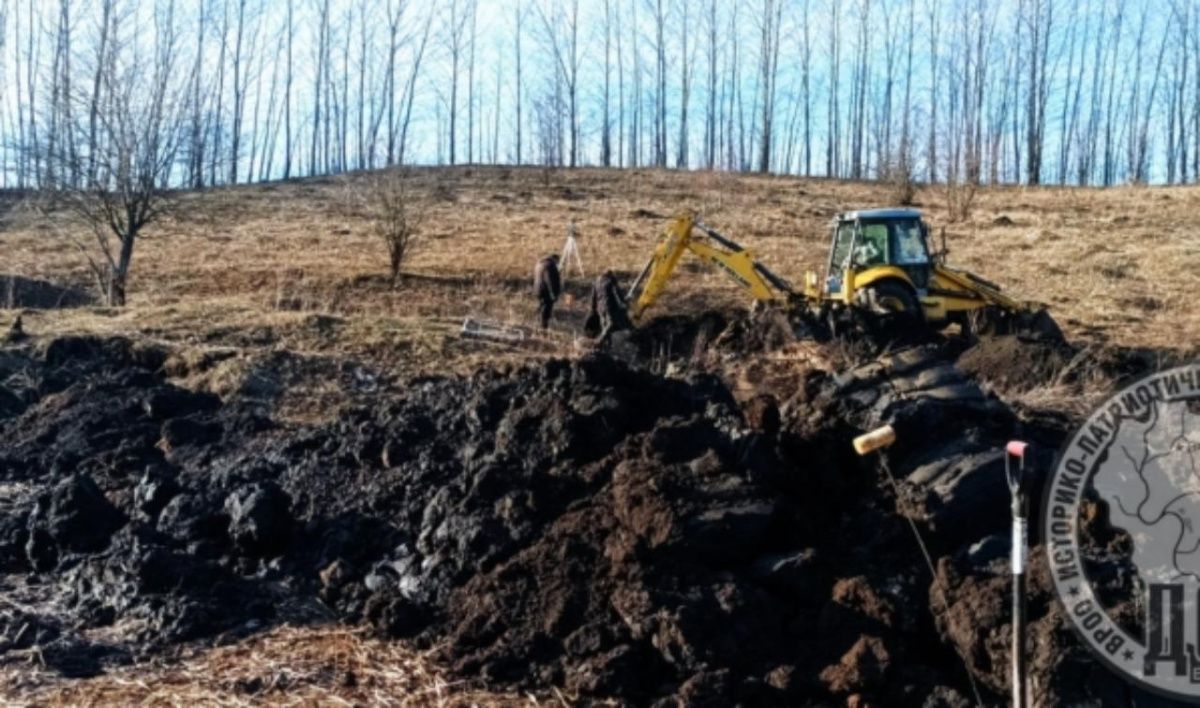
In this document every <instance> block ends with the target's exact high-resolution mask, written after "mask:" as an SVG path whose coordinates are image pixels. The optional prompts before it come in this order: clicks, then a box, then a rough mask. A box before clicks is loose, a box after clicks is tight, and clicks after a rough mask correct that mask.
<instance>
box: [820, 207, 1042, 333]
mask: <svg viewBox="0 0 1200 708" xmlns="http://www.w3.org/2000/svg"><path fill="white" fill-rule="evenodd" d="M830 228H831V232H832V234H831V237H832V242H831V245H830V249H829V261H828V263H827V265H826V270H825V279H824V281H823V282H818V280H817V278H816V276H815V274H812V273H810V274H809V276H808V278H807V281H806V286H805V295H806V297H808V298H809V299H810V300H814V301H819V302H821V303H823V304H824V307H826V308H827V309H833V310H834V311H838V310H840V311H843V312H845V311H850V310H852V309H853V310H856V311H859V312H862V311H866V312H868V313H871V314H875V315H884V316H888V317H889V318H890V319H892V320H900V321H901V322H903V321H908V322H909V323H910V324H914V323H924V324H925V325H928V326H930V327H932V328H934V329H940V328H941V327H944V326H946V325H948V324H951V323H954V324H958V325H959V327H960V328H961V329H962V330H963V331H964V332H968V333H974V334H1003V333H1009V332H1013V333H1026V334H1030V335H1033V336H1037V337H1040V338H1044V339H1061V338H1062V332H1061V331H1060V330H1059V329H1058V325H1057V324H1055V323H1054V321H1053V320H1052V319H1051V318H1050V316H1049V315H1048V314H1047V313H1046V311H1045V308H1044V307H1042V306H1041V305H1039V304H1037V303H1033V302H1022V301H1018V300H1015V299H1013V298H1010V297H1009V296H1007V295H1006V294H1004V293H1002V292H1001V291H1000V286H999V285H996V284H995V283H992V282H990V281H987V280H984V279H983V278H981V277H979V276H977V275H975V274H973V273H969V272H967V271H964V270H960V269H957V268H952V267H950V266H949V265H947V264H946V263H945V256H946V254H945V252H941V253H934V252H933V251H932V250H931V249H930V247H929V227H928V226H927V225H926V223H925V221H924V220H923V219H922V218H921V212H920V211H918V210H916V209H903V208H895V209H863V210H859V211H851V212H845V213H842V214H838V215H837V216H836V217H834V219H833V222H832V223H831V225H830Z"/></svg>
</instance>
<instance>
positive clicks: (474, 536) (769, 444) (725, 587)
mask: <svg viewBox="0 0 1200 708" xmlns="http://www.w3.org/2000/svg"><path fill="white" fill-rule="evenodd" d="M165 360H166V352H163V351H160V350H157V349H154V348H145V347H138V346H136V345H133V344H131V343H130V342H128V341H125V340H122V339H110V340H98V339H88V338H67V339H59V340H55V341H53V342H51V343H49V344H48V345H47V346H45V347H44V348H43V349H42V350H40V351H38V352H34V351H33V350H31V349H23V350H9V351H6V352H3V353H0V435H2V439H3V441H4V442H3V444H0V485H2V486H3V488H4V489H5V491H6V492H7V493H6V495H5V498H4V501H3V503H0V559H2V562H3V568H4V573H5V574H4V575H3V581H2V585H0V593H3V594H4V595H5V596H7V597H9V598H14V599H20V600H21V602H20V605H19V606H20V607H22V608H24V609H22V610H19V611H18V610H14V609H12V608H15V607H17V606H18V605H16V604H10V603H5V604H3V605H0V633H2V634H0V657H2V656H3V655H4V653H5V652H9V651H13V650H19V649H23V648H27V647H30V646H32V645H34V644H37V645H39V646H45V647H47V648H48V649H46V650H45V651H43V655H44V656H46V657H47V661H48V662H50V663H52V664H54V665H57V666H59V667H60V668H61V669H62V670H63V671H64V672H66V673H73V674H86V673H89V672H92V671H95V670H98V669H99V668H100V667H101V666H102V665H103V663H104V661H105V660H123V659H124V658H127V657H128V656H129V655H131V654H137V653H141V652H144V651H148V650H153V649H154V648H155V647H157V646H161V645H163V644H167V643H172V642H178V641H182V640H187V639H191V638H196V637H211V636H215V635H220V634H222V633H232V634H233V635H236V634H238V633H242V632H247V631H254V630H255V629H256V628H259V627H261V626H263V625H264V624H266V623H269V622H272V621H279V620H283V619H292V620H294V619H296V617H297V616H298V615H299V616H303V615H304V613H305V612H311V609H310V610H305V609H304V608H311V607H313V606H315V605H316V604H317V603H316V602H315V600H317V599H319V600H320V601H321V603H323V604H324V605H325V606H327V607H329V608H332V609H333V610H334V611H336V612H337V614H338V615H340V616H341V617H343V618H345V619H346V620H348V621H359V620H366V621H368V622H370V623H372V624H373V625H374V626H375V627H377V628H378V629H379V631H381V632H382V633H384V634H386V635H388V636H394V637H408V638H413V639H414V640H415V641H417V642H419V643H424V644H429V645H433V644H436V645H437V646H439V647H440V651H441V652H442V653H443V655H444V657H445V658H446V660H447V661H448V662H449V663H450V664H451V665H452V666H453V667H454V668H455V669H456V670H458V671H460V672H462V673H463V674H464V675H468V676H473V677H481V678H483V679H485V680H489V681H495V682H502V683H507V684H518V685H523V686H529V687H537V686H544V685H546V684H556V685H563V686H565V687H566V688H567V689H568V690H570V691H572V692H578V693H579V694H583V695H590V696H608V697H616V698H620V699H623V700H627V701H632V702H636V703H646V702H651V701H653V700H655V699H658V698H664V697H672V696H674V697H675V698H676V699H677V700H678V701H680V702H683V703H687V704H692V703H699V702H704V701H710V702H716V703H728V702H731V701H741V702H746V703H755V704H760V703H796V702H803V701H804V700H806V699H818V700H827V699H837V700H842V699H845V698H848V697H850V696H854V695H861V696H866V697H875V698H878V699H881V700H887V701H888V702H889V703H893V704H895V703H900V704H921V703H923V702H924V701H925V699H926V698H927V697H929V696H935V697H937V700H939V701H941V702H940V703H937V704H938V705H960V704H965V703H966V702H967V699H966V697H967V696H969V695H970V692H969V690H968V684H967V681H966V672H965V669H964V667H963V664H962V662H961V661H960V660H959V659H958V658H957V656H956V655H955V653H954V650H955V649H956V648H960V649H961V648H969V647H971V646H973V643H976V642H980V641H985V640H984V639H981V637H983V636H984V633H986V632H990V631H995V630H994V627H989V626H985V625H982V624H981V625H980V626H979V627H976V626H975V625H973V624H971V625H969V626H966V627H963V626H961V624H959V625H954V624H950V625H948V624H946V622H947V619H946V618H945V617H941V615H942V614H943V613H942V610H941V605H940V604H938V603H936V602H931V592H932V591H931V578H930V575H929V572H928V570H927V569H926V568H925V566H924V564H923V561H922V560H921V557H920V555H919V554H918V552H917V549H916V546H915V544H914V542H913V539H912V536H911V534H910V531H909V529H908V527H907V521H906V520H905V518H904V516H905V515H907V516H909V517H911V518H912V519H913V520H915V521H916V522H917V523H918V524H919V525H920V526H921V528H923V529H924V530H925V532H926V533H927V534H928V535H929V538H930V542H931V544H932V547H933V550H934V553H935V554H936V555H937V556H945V557H946V558H956V557H958V556H959V555H961V554H962V553H964V552H966V551H964V550H963V549H965V548H967V547H968V546H970V544H971V543H973V542H974V541H976V540H979V539H981V538H985V537H987V536H988V535H990V534H994V533H997V532H1000V531H1001V530H1002V529H1003V527H1004V523H1005V519H1006V518H1007V517H1006V513H1007V493H1006V490H1004V489H1003V486H1002V483H1001V486H1000V487H997V479H998V477H997V467H996V465H997V464H999V460H998V457H997V453H996V452H995V451H996V450H997V449H999V447H1000V445H1002V443H1003V441H1004V440H1006V439H1007V438H1008V437H1009V436H1012V435H1015V434H1018V433H1022V432H1025V431H1022V430H1020V428H1019V424H1018V423H1017V422H1016V420H1015V418H1014V417H1013V416H1012V415H1011V413H1009V412H1008V410H1007V409H1006V408H1005V407H1004V406H1003V404H1001V403H1000V402H999V401H997V400H996V399H994V398H990V397H987V396H985V395H984V394H983V393H982V392H981V391H980V390H979V389H978V388H977V387H975V386H974V385H973V384H971V383H970V382H969V381H967V379H966V378H965V377H964V376H963V374H962V373H961V372H960V371H959V370H957V369H956V368H955V367H954V366H952V365H951V364H949V363H948V362H947V361H946V360H945V358H944V357H943V356H941V354H940V352H939V351H938V350H937V349H936V348H932V347H925V348H915V349H910V350H906V351H904V352H900V353H897V354H895V355H891V356H888V357H884V358H881V359H879V360H876V361H872V362H871V363H869V364H866V365H864V366H861V367H858V368H856V369H853V370H851V371H848V372H846V373H844V374H842V375H840V376H836V377H834V376H827V375H824V374H820V373H818V372H812V373H811V375H809V376H807V377H805V379H804V384H803V385H802V386H801V387H800V388H799V390H796V391H786V392H784V391H779V392H776V396H774V397H769V398H760V399H756V401H757V402H756V403H755V404H754V405H753V406H752V407H751V409H748V410H747V411H745V412H743V410H742V409H741V408H740V407H739V405H738V404H737V403H736V402H735V401H734V399H733V398H732V397H731V395H730V394H729V392H728V390H727V388H726V387H725V386H724V385H723V384H722V383H721V381H720V380H719V379H717V378H716V377H713V376H708V375H694V376H692V377H690V378H685V379H675V378H663V377H660V376H656V375H653V374H650V373H648V372H645V371H640V370H637V369H634V368H630V367H629V366H627V365H625V364H622V363H620V362H617V361H613V360H611V359H607V358H602V357H601V358H593V359H587V360H582V361H577V362H563V361H551V362H547V363H544V364H541V365H537V366H530V367H526V368H521V369H515V370H505V371H481V372H479V373H478V374H476V375H475V376H472V377H469V378H435V379H424V380H417V381H413V382H411V383H410V384H409V385H408V387H407V389H406V390H405V392H404V393H403V394H402V395H394V396H387V397H383V398H382V399H381V400H376V401H375V402H373V403H371V404H369V405H363V406H361V407H359V408H357V409H353V410H347V411H345V412H344V413H343V415H342V416H341V417H340V419H339V421H338V422H337V423H335V424H331V425H326V426H319V427H309V428H284V427H280V426H277V425H276V424H274V423H273V422H272V421H271V420H270V418H269V417H268V416H266V415H265V414H264V413H263V411H262V410H260V409H259V408H257V407H255V405H254V404H251V403H246V402H239V401H237V400H231V401H226V402H224V403H223V402H222V401H220V400H218V399H217V398H215V397H213V396H210V395H205V394H197V393H193V392H190V391H187V390H184V389H181V388H178V387H176V386H173V385H171V384H170V383H168V382H166V381H165V380H164V378H163V377H162V375H161V373H160V369H161V367H162V365H163V363H164V361H165ZM775 401H779V402H780V403H779V404H778V405H776V403H775ZM881 422H891V423H893V424H894V425H895V426H896V427H897V429H898V430H899V431H900V442H899V443H898V445H897V446H896V447H894V448H893V449H892V450H891V451H890V452H889V454H888V460H889V462H890V466H891V467H890V468H891V470H892V471H893V472H894V473H895V474H896V475H897V477H898V478H899V486H898V487H897V488H896V489H898V490H899V492H900V495H899V498H897V497H896V496H895V495H894V493H893V492H892V487H891V485H890V484H889V483H888V481H887V477H886V476H883V475H882V473H881V471H880V469H878V468H877V467H876V466H875V464H874V462H872V461H863V460H860V459H858V458H856V457H853V456H852V452H851V448H850V445H849V440H850V439H851V438H852V437H853V435H855V434H857V433H859V432H861V431H863V430H866V429H868V428H870V427H873V426H875V425H877V424H879V423H881ZM897 512H899V513H897ZM947 562H948V561H947ZM966 567H967V570H965V571H963V570H960V571H958V575H955V576H954V578H953V579H951V578H949V576H947V578H945V579H944V580H943V582H944V583H946V587H947V588H952V590H951V595H952V598H951V605H952V606H953V607H959V606H960V605H961V604H962V603H966V605H963V606H973V605H972V603H974V604H981V603H984V602H992V598H991V595H992V594H996V595H997V597H996V599H995V601H996V602H1003V601H1004V599H1003V598H1004V597H1006V593H1003V592H999V593H997V592H996V588H995V587H992V585H996V584H997V583H998V582H999V581H995V582H993V581H990V580H986V578H988V577H991V576H989V575H987V574H988V573H990V572H991V571H990V570H986V569H977V568H974V567H973V566H966ZM941 572H942V573H947V572H948V571H947V570H943V571H941ZM964 578H965V580H964ZM976 578H985V580H975V579H976ZM972 583H974V584H972ZM989 583H990V584H989ZM984 595H986V600H985V599H984V598H983V596H984ZM1050 611H1051V610H1050V609H1049V604H1048V603H1047V604H1045V605H1043V606H1040V609H1039V608H1037V607H1035V608H1032V610H1031V617H1032V618H1033V619H1034V621H1035V622H1036V621H1038V620H1039V618H1041V617H1043V616H1046V615H1047V613H1049V612H1050ZM959 614H960V615H961V614H962V612H960V613H959ZM954 616H955V615H951V616H950V618H951V620H952V619H953V617H954ZM939 617H941V619H939ZM989 617H992V618H993V619H994V620H995V621H996V622H999V621H1001V619H1002V617H1001V614H998V613H994V617H993V616H992V615H989ZM105 625H112V626H113V627H114V628H118V627H119V628H121V629H122V633H112V635H113V636H123V637H125V639H124V640H120V641H118V640H116V639H114V640H112V641H111V642H110V643H109V644H107V645H99V644H97V643H96V642H95V641H90V642H89V641H85V640H83V639H82V638H81V636H80V635H79V634H78V633H77V632H75V631H74V628H76V627H97V626H105ZM1047 626H1049V624H1047ZM1055 628H1056V629H1055V630H1054V631H1059V633H1060V634H1061V631H1060V630H1061V623H1059V624H1058V625H1055ZM1055 636H1058V635H1055ZM1063 641H1066V640H1063ZM987 647H988V651H987V652H983V653H979V652H974V653H968V654H967V656H968V661H969V663H970V665H971V670H972V672H973V673H975V674H976V675H978V676H980V677H985V676H990V675H992V674H993V673H994V672H995V671H996V668H995V666H993V665H992V663H991V662H993V661H994V660H995V659H994V656H993V654H994V653H995V652H994V651H993V650H994V649H995V646H994V642H993V643H990V644H988V645H987ZM989 652H990V653H989ZM56 657H57V658H56ZM977 657H983V658H978V659H977ZM984 659H986V660H987V661H984ZM1080 661H1081V662H1083V664H1082V668H1081V669H1080V670H1081V671H1082V670H1095V669H1094V667H1092V666H1091V665H1090V664H1087V663H1086V661H1085V660H1083V659H1080ZM1056 666H1057V665H1054V666H1051V665H1050V664H1047V665H1046V666H1043V667H1041V668H1039V670H1040V671H1043V674H1045V672H1047V671H1049V672H1053V671H1057V668H1055V667H1056ZM1072 675H1074V674H1072ZM1044 685H1050V683H1046V684H1044ZM1053 685H1055V686H1060V685H1062V684H1061V682H1059V683H1054V684H1053ZM984 690H985V691H988V690H992V691H996V692H1001V691H1002V690H1003V685H1001V684H997V683H995V682H987V681H984ZM1062 690H1063V691H1066V689H1062ZM1072 690H1073V691H1074V693H1058V694H1055V695H1056V696H1066V697H1067V698H1070V699H1074V698H1081V699H1082V698H1083V697H1085V696H1087V695H1088V693H1087V692H1088V691H1089V690H1090V689H1089V688H1088V687H1087V686H1086V685H1079V686H1078V687H1077V688H1075V689H1072Z"/></svg>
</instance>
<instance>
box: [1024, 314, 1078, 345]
mask: <svg viewBox="0 0 1200 708" xmlns="http://www.w3.org/2000/svg"><path fill="white" fill-rule="evenodd" d="M1017 334H1018V335H1020V336H1024V337H1028V338H1029V339H1034V340H1036V341H1039V342H1048V343H1058V342H1063V341H1065V340H1066V338H1065V337H1064V336H1063V331H1062V328H1061V327H1059V326H1058V323H1057V322H1055V321H1054V318H1053V317H1051V316H1050V313H1049V312H1047V311H1046V310H1045V309H1041V310H1036V311H1031V312H1022V313H1021V314H1020V315H1019V316H1018V318H1017Z"/></svg>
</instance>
